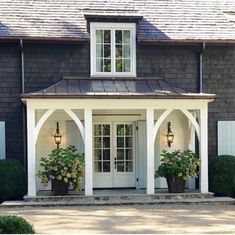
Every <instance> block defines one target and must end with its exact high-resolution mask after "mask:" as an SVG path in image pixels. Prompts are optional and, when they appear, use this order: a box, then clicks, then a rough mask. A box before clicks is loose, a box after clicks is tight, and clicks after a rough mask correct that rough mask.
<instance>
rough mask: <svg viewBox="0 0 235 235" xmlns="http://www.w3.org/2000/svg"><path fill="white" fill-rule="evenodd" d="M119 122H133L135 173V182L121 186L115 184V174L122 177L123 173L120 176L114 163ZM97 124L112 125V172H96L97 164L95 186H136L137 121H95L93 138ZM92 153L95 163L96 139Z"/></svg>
mask: <svg viewBox="0 0 235 235" xmlns="http://www.w3.org/2000/svg"><path fill="white" fill-rule="evenodd" d="M118 124H121V125H122V124H123V125H125V124H131V125H132V128H133V129H132V131H133V133H132V138H133V142H132V144H133V147H132V148H133V149H132V151H133V153H132V154H133V173H132V174H134V175H133V176H132V177H133V181H134V184H132V185H131V186H125V185H120V186H115V175H117V177H121V175H119V176H118V173H117V172H115V169H114V164H115V162H114V161H115V160H114V159H115V155H116V149H117V144H116V126H117V125H118ZM95 125H110V172H109V173H108V172H107V173H105V172H95V164H94V167H93V181H94V186H93V187H94V188H115V187H116V188H118V187H120V188H122V187H136V161H137V159H136V149H135V147H136V145H135V139H136V136H135V131H134V130H135V123H134V122H133V121H111V122H107V121H104V122H100V121H99V122H93V125H92V126H93V132H92V133H93V134H92V138H93V139H94V126H95ZM92 153H93V157H92V159H93V163H95V158H94V156H95V154H94V141H93V146H92ZM105 180H107V181H108V182H107V183H106V182H105Z"/></svg>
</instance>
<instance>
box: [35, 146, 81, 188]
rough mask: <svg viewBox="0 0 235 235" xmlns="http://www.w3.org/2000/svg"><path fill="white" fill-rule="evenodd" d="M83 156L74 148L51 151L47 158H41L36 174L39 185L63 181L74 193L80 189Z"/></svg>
mask: <svg viewBox="0 0 235 235" xmlns="http://www.w3.org/2000/svg"><path fill="white" fill-rule="evenodd" d="M84 165H85V161H84V154H79V153H78V152H77V149H76V147H75V146H73V145H70V146H69V147H67V148H59V149H54V150H52V152H51V154H49V156H48V157H42V158H41V160H40V166H41V167H42V168H43V169H42V170H40V171H39V172H38V174H37V175H38V176H39V177H40V178H41V183H42V184H43V185H44V186H47V185H48V182H49V180H53V179H57V180H63V181H64V182H65V183H71V184H72V185H73V188H74V190H75V191H79V190H80V189H81V179H82V176H83V175H84Z"/></svg>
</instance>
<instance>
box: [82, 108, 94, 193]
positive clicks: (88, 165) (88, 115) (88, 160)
mask: <svg viewBox="0 0 235 235" xmlns="http://www.w3.org/2000/svg"><path fill="white" fill-rule="evenodd" d="M84 120H85V124H84V125H85V195H87V196H88V195H93V179H92V178H93V161H92V109H90V108H86V109H85V110H84Z"/></svg>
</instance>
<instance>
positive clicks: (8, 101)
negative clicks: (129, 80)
mask: <svg viewBox="0 0 235 235" xmlns="http://www.w3.org/2000/svg"><path fill="white" fill-rule="evenodd" d="M89 48H90V47H89V43H82V44H66V43H60V44H59V43H57V44H55V43H54V44H53V43H36V42H35V43H24V53H25V92H35V91H38V90H40V89H44V88H47V87H49V86H51V85H53V84H54V83H56V82H58V81H60V80H61V79H62V77H64V76H77V77H89V74H90V51H89ZM199 50H200V46H177V45H174V46H173V45H169V46H166V45H165V46H160V45H159V46H153V45H141V44H138V43H137V76H138V77H158V78H164V79H165V80H166V81H167V82H169V83H172V84H173V85H175V86H177V87H180V88H183V89H186V90H191V91H197V90H198V76H199V75H198V60H199V58H198V57H199V55H198V53H199ZM19 53H20V51H19V43H18V44H16V43H3V42H1V43H0V79H1V85H0V97H1V99H0V119H1V121H5V122H6V145H7V146H6V147H7V148H6V153H7V158H14V159H18V160H20V161H21V162H23V132H22V129H23V127H22V107H23V104H22V103H21V101H20V93H21V69H20V54H19ZM234 91H235V46H217V47H215V46H208V45H207V46H206V50H205V52H204V57H203V92H207V93H215V94H216V99H215V101H214V102H212V103H210V104H209V156H215V155H216V153H217V121H218V120H235V95H234V94H235V92H234ZM192 102H193V101H192Z"/></svg>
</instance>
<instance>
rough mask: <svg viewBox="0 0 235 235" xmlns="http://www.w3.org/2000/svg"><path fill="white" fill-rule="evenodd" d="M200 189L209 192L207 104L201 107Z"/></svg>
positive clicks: (202, 191)
mask: <svg viewBox="0 0 235 235" xmlns="http://www.w3.org/2000/svg"><path fill="white" fill-rule="evenodd" d="M199 145H200V146H199V153H200V159H201V166H200V191H201V193H208V110H207V104H206V105H205V106H204V107H203V108H201V109H200V141H199Z"/></svg>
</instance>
